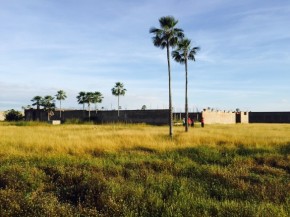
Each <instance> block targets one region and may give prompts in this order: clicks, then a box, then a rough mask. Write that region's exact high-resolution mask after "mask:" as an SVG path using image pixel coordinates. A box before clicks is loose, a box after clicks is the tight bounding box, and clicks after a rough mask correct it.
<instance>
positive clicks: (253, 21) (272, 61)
mask: <svg viewBox="0 0 290 217" xmlns="http://www.w3.org/2000/svg"><path fill="white" fill-rule="evenodd" d="M168 15H170V16H173V17H175V19H177V20H178V24H177V27H178V28H181V29H183V30H184V33H185V35H186V37H187V38H189V39H190V40H191V43H192V46H194V47H195V46H199V47H200V51H199V52H198V53H197V54H196V57H195V58H196V61H195V62H193V61H190V62H189V63H188V79H189V86H188V88H189V89H188V100H189V111H197V110H198V111H200V110H201V109H203V108H208V107H210V108H214V109H219V110H236V109H237V108H239V109H240V110H242V111H289V110H290V94H289V93H290V85H289V81H290V1H289V0H243V1H233V0H142V1H136V0H107V1H102V0H0V30H1V32H0V110H2V111H5V110H9V109H16V110H21V108H22V107H23V106H27V105H31V104H32V102H31V99H32V98H33V97H34V96H37V95H39V96H46V95H52V96H54V95H55V94H56V92H57V91H58V90H64V91H65V92H66V95H67V99H66V100H65V101H63V102H62V107H63V108H66V109H82V105H80V104H78V102H77V99H76V96H77V95H78V93H79V92H80V91H85V92H89V91H92V92H95V91H99V92H101V93H102V94H103V96H104V99H103V102H102V103H100V104H99V105H98V107H99V108H103V109H116V108H117V97H115V96H113V95H112V92H111V89H112V87H113V86H114V85H115V83H116V82H122V83H123V84H124V86H125V88H126V89H127V92H126V94H125V96H122V97H121V98H120V106H121V107H122V109H141V107H142V106H143V105H146V107H147V108H148V109H163V108H164V109H167V108H168V71H167V59H166V50H165V49H164V50H162V49H160V48H157V47H154V45H153V43H152V36H153V35H152V34H150V33H149V29H150V28H151V27H157V28H159V27H160V26H159V18H160V17H163V16H168ZM171 68H172V71H171V74H172V95H173V107H174V111H176V112H181V111H184V101H185V69H184V65H181V64H179V63H176V62H174V61H173V60H172V59H171ZM56 105H57V106H58V102H56Z"/></svg>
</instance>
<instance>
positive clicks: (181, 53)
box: [172, 38, 200, 132]
mask: <svg viewBox="0 0 290 217" xmlns="http://www.w3.org/2000/svg"><path fill="white" fill-rule="evenodd" d="M190 43H191V41H190V40H189V39H187V38H184V39H182V40H180V41H179V42H178V45H177V49H176V50H174V51H172V57H173V59H174V60H175V61H176V62H178V63H181V64H184V65H185V131H186V132H188V97H187V86H188V76H187V62H188V60H193V61H195V55H196V52H197V51H198V50H199V49H200V48H199V47H193V48H192V47H191V44H190Z"/></svg>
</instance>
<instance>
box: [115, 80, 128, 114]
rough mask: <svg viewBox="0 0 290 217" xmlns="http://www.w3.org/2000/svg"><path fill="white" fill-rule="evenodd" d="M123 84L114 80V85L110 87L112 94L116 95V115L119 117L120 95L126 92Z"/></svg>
mask: <svg viewBox="0 0 290 217" xmlns="http://www.w3.org/2000/svg"><path fill="white" fill-rule="evenodd" d="M126 91H127V90H126V89H125V88H124V84H123V83H121V82H116V83H115V86H114V87H113V88H112V94H113V95H114V96H117V97H118V117H119V108H120V96H124V95H125V93H126Z"/></svg>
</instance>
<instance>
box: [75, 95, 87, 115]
mask: <svg viewBox="0 0 290 217" xmlns="http://www.w3.org/2000/svg"><path fill="white" fill-rule="evenodd" d="M77 100H78V103H79V104H82V105H83V116H84V112H85V103H86V92H84V91H81V92H79V95H77Z"/></svg>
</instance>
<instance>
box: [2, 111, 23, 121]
mask: <svg viewBox="0 0 290 217" xmlns="http://www.w3.org/2000/svg"><path fill="white" fill-rule="evenodd" d="M23 119H24V116H23V114H22V113H21V112H19V111H15V110H14V109H11V110H8V111H7V112H6V113H5V121H21V120H23Z"/></svg>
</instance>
